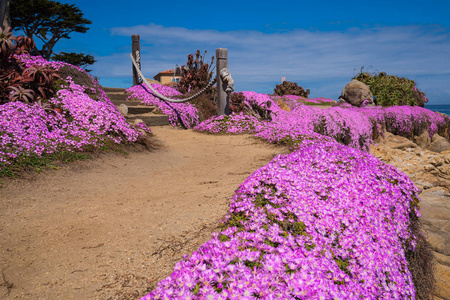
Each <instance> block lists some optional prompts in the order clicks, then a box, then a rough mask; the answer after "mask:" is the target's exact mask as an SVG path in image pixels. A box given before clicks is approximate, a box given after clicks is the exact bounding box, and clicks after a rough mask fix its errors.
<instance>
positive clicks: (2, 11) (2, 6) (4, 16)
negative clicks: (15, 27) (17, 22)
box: [0, 0, 11, 29]
mask: <svg viewBox="0 0 450 300" xmlns="http://www.w3.org/2000/svg"><path fill="white" fill-rule="evenodd" d="M1 1H2V2H1V3H0V22H2V23H1V24H0V25H1V26H2V28H3V29H5V28H6V27H11V20H10V18H9V3H10V2H11V0H1Z"/></svg>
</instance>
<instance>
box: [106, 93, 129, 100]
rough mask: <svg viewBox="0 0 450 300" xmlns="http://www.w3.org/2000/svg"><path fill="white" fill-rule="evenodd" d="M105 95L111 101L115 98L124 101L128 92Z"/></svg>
mask: <svg viewBox="0 0 450 300" xmlns="http://www.w3.org/2000/svg"><path fill="white" fill-rule="evenodd" d="M106 95H107V96H108V98H109V100H111V101H115V100H120V101H125V100H127V98H128V96H129V95H128V94H124V93H121V92H120V93H106Z"/></svg>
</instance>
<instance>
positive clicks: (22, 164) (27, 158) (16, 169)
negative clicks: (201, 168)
mask: <svg viewBox="0 0 450 300" xmlns="http://www.w3.org/2000/svg"><path fill="white" fill-rule="evenodd" d="M157 148H159V143H158V142H157V141H156V140H154V139H152V138H151V137H148V136H147V137H141V138H139V139H138V140H137V141H136V142H134V143H121V144H116V143H114V142H112V141H105V143H104V144H103V145H102V146H100V147H95V146H92V145H89V146H86V147H85V148H84V149H83V151H68V150H65V149H62V150H60V151H58V152H55V153H51V154H45V155H43V156H38V155H35V154H31V155H30V154H23V155H20V156H18V157H17V159H16V160H15V161H14V162H13V163H12V164H10V165H6V166H4V167H2V168H1V169H0V178H17V177H21V176H22V175H24V174H30V173H41V172H42V171H45V170H50V169H54V170H58V169H59V167H61V165H63V164H67V163H71V162H75V161H81V160H87V159H93V158H95V157H96V156H98V155H100V154H101V153H117V154H120V155H123V156H127V155H129V153H130V152H139V151H145V150H147V151H152V150H156V149H157ZM1 186H2V183H1V182H0V188H1Z"/></svg>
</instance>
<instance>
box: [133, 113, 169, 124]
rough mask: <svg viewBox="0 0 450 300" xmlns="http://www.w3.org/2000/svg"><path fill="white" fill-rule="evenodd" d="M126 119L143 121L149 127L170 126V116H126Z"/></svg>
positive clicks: (152, 114) (149, 114)
mask: <svg viewBox="0 0 450 300" xmlns="http://www.w3.org/2000/svg"><path fill="white" fill-rule="evenodd" d="M125 118H126V119H128V120H136V119H141V120H142V121H144V123H145V124H146V125H147V126H163V125H169V124H170V123H169V116H168V115H160V114H154V113H145V114H136V115H126V116H125Z"/></svg>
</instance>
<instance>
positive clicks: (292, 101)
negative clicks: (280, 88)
mask: <svg viewBox="0 0 450 300" xmlns="http://www.w3.org/2000/svg"><path fill="white" fill-rule="evenodd" d="M272 98H273V99H274V100H275V101H279V100H281V101H283V102H284V103H286V105H288V106H289V107H291V109H293V108H295V107H297V106H299V105H301V104H313V105H331V104H332V103H333V102H335V101H334V100H333V99H327V98H304V97H301V96H295V95H285V96H272Z"/></svg>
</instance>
